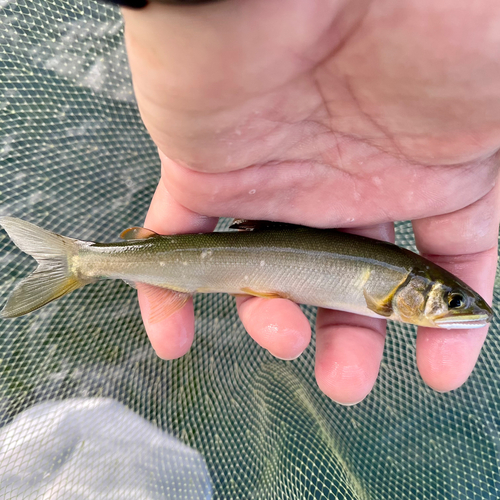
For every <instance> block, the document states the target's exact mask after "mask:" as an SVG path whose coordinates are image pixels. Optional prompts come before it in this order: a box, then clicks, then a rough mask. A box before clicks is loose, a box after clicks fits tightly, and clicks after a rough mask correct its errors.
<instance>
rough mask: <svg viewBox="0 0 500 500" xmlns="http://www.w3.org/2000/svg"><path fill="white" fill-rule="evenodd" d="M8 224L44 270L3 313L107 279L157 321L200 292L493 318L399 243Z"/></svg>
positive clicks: (443, 323) (18, 290)
mask: <svg viewBox="0 0 500 500" xmlns="http://www.w3.org/2000/svg"><path fill="white" fill-rule="evenodd" d="M0 225H1V226H2V227H3V228H4V230H5V231H6V232H7V233H8V235H9V236H10V238H11V239H12V241H13V242H14V243H15V244H16V245H17V246H18V247H19V248H20V249H21V250H22V251H23V252H25V253H27V254H29V255H31V256H32V257H33V258H34V259H35V260H36V261H37V262H38V267H37V268H36V270H35V271H34V272H33V273H32V274H31V275H29V276H28V277H27V278H25V279H23V280H22V281H21V282H20V283H19V284H18V285H17V286H16V287H15V289H14V291H13V292H12V293H11V295H10V297H9V298H8V300H7V303H6V305H5V307H4V308H3V310H2V312H1V316H2V317H3V318H15V317H18V316H22V315H25V314H28V313H30V312H33V311H35V310H37V309H39V308H40V307H42V306H44V305H46V304H48V303H49V302H51V301H53V300H56V299H58V298H60V297H62V296H64V295H66V294H68V293H70V292H73V291H74V290H77V289H78V288H81V287H83V286H85V285H88V284H90V283H94V282H96V281H98V280H100V279H117V280H123V281H125V282H126V283H128V284H131V285H132V286H135V285H137V284H138V283H140V284H141V290H144V291H145V293H146V295H147V296H149V297H150V298H155V300H154V301H152V302H151V303H154V304H156V306H155V307H154V308H152V311H151V313H150V314H151V316H150V321H152V322H156V321H160V320H161V319H162V318H165V317H168V316H169V315H171V314H173V313H174V312H175V311H177V310H178V309H180V308H181V307H182V306H183V305H184V304H185V303H186V301H187V300H188V299H189V297H191V296H192V295H193V294H195V293H228V294H232V295H240V294H244V295H253V296H257V297H264V298H277V297H280V298H286V299H289V300H292V301H294V302H297V303H300V304H308V305H311V306H317V307H323V308H327V309H336V310H340V311H347V312H351V313H356V314H361V315H364V316H370V317H375V318H384V319H390V320H393V321H400V322H403V323H409V324H414V325H420V326H427V327H432V328H446V329H464V328H480V327H483V326H485V325H487V324H488V323H489V322H490V321H491V319H492V317H493V311H492V309H491V307H490V306H489V305H488V304H487V303H486V301H485V300H484V299H483V298H482V297H481V296H480V295H479V294H478V293H476V292H475V291H474V290H473V289H472V288H471V287H469V286H468V285H467V284H466V283H464V282H463V281H461V280H460V279H459V278H457V277H456V276H454V275H453V274H451V273H449V272H448V271H446V270H445V269H443V268H441V267H439V266H438V265H436V264H434V263H433V262H431V261H430V260H427V259H425V258H424V257H422V256H420V255H418V254H416V253H414V252H412V251H410V250H407V249H405V248H401V247H399V246H397V245H394V244H392V243H388V242H384V241H379V240H375V239H371V238H366V237H363V236H358V235H354V234H349V233H345V232H342V231H338V230H334V229H317V228H312V227H305V226H297V225H293V224H283V223H273V222H266V221H243V220H235V222H234V223H233V225H232V226H231V227H232V228H234V229H238V230H239V231H224V232H212V233H199V234H177V235H159V234H156V233H155V232H153V231H151V230H148V229H146V228H140V227H133V228H130V229H128V230H125V231H124V232H123V233H122V234H121V237H122V241H120V242H111V243H98V242H92V241H82V240H78V239H73V238H68V237H65V236H61V235H59V234H56V233H53V232H50V231H47V230H45V229H42V228H40V227H38V226H36V225H34V224H31V223H29V222H26V221H23V220H21V219H16V218H13V217H1V218H0Z"/></svg>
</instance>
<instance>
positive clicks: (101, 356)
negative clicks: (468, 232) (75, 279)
mask: <svg viewBox="0 0 500 500" xmlns="http://www.w3.org/2000/svg"><path fill="white" fill-rule="evenodd" d="M0 117H1V118H0V120H1V122H0V123H1V126H0V215H11V216H15V217H21V218H23V219H25V220H28V221H31V222H34V223H36V224H38V225H41V226H43V227H45V228H47V229H51V230H53V231H56V232H59V233H62V234H64V235H67V236H73V237H77V238H81V239H86V240H101V241H111V240H116V239H117V236H118V234H119V233H120V232H121V231H122V230H123V229H124V228H126V227H129V226H133V225H140V224H141V223H142V221H143V219H144V215H145V213H146V210H147V207H148V203H149V200H150V199H151V196H152V194H153V191H154V189H155V186H156V184H157V181H158V178H159V161H158V158H157V153H156V150H155V146H154V145H153V143H152V142H151V140H150V138H149V136H148V134H147V132H146V131H145V129H144V127H143V125H142V122H141V119H140V117H139V114H138V111H137V107H136V104H135V101H134V97H133V93H132V87H131V83H130V75H129V71H128V66H127V60H126V55H125V50H124V46H123V36H122V22H121V18H120V15H119V12H118V9H117V8H115V7H112V6H108V5H104V4H102V3H96V2H92V1H90V0H78V1H77V0H74V1H69V0H68V1H65V0H49V1H41V0H38V1H29V0H17V1H13V0H0ZM221 224H222V226H224V224H227V221H223V222H222V223H221ZM398 242H399V243H400V244H402V245H405V246H408V247H410V248H411V247H412V245H413V239H412V233H411V227H410V225H409V224H400V225H399V227H398ZM34 267H35V263H34V261H33V260H32V259H31V258H29V257H27V256H26V255H24V254H22V253H21V252H20V251H19V250H18V249H17V248H15V247H14V245H13V244H12V243H11V242H10V240H9V239H8V237H7V236H6V234H5V233H4V232H3V231H2V232H1V234H0V300H1V302H2V303H3V302H4V300H5V299H6V297H7V295H8V293H9V292H10V291H11V290H12V287H13V286H14V283H15V282H16V281H17V280H19V279H20V278H21V277H23V276H25V275H26V274H27V273H28V272H29V271H31V270H32V269H33V268H34ZM497 283H498V282H497ZM499 291H500V284H498V286H497V289H496V292H495V302H496V304H498V303H500V297H499ZM195 311H196V339H195V343H194V346H193V349H192V350H191V351H190V353H189V354H188V355H186V356H185V357H183V358H182V359H179V360H176V361H162V360H160V359H158V358H157V357H156V355H155V353H154V352H153V350H152V348H151V346H150V344H149V342H148V340H147V338H146V335H145V332H144V328H143V325H142V323H141V318H140V314H139V309H138V305H137V301H136V296H135V292H134V290H132V289H131V288H130V287H128V286H127V285H125V284H124V283H122V282H111V281H109V282H102V283H98V284H96V285H93V286H89V287H86V288H84V289H82V290H79V291H77V292H75V293H73V294H71V295H69V296H67V297H65V298H64V299H62V300H60V301H57V302H54V303H52V304H50V305H48V306H47V307H45V308H44V309H42V310H40V311H39V312H37V313H35V314H32V315H29V316H26V317H22V318H19V319H16V320H13V321H12V320H10V321H6V320H4V321H0V426H1V427H0V498H1V499H11V498H12V499H13V498H51V499H52V498H55V499H60V498H64V499H66V498H68V499H72V500H74V499H86V498H92V499H93V498H120V499H129V498H132V499H135V498H137V499H164V498H182V499H184V498H185V499H192V498H196V499H199V498H202V499H209V498H217V499H291V498H293V499H295V498H297V499H334V498H335V499H356V500H365V499H366V500H368V499H373V500H376V499H377V500H385V499H393V498H394V499H401V498H404V499H443V500H449V499H464V500H466V499H467V500H470V499H497V498H499V497H500V470H499V459H500V433H499V431H500V417H499V411H500V396H499V390H500V378H499V366H500V349H499V343H498V331H499V323H498V320H497V319H496V320H495V321H494V323H493V325H492V327H491V330H490V335H489V337H488V340H487V341H486V344H485V346H484V349H483V351H482V354H481V356H480V359H479V362H478V364H477V366H476V369H475V370H474V373H473V374H472V376H471V377H470V379H469V381H468V382H467V383H466V384H465V385H464V386H463V387H462V388H460V389H458V390H456V391H454V392H452V393H449V394H439V393H437V392H434V391H433V390H431V389H430V388H428V387H427V386H426V385H425V384H424V383H423V382H422V381H421V379H420V377H419V375H418V372H417V368H416V362H415V330H414V328H413V327H410V326H406V325H401V324H390V325H389V332H388V337H387V343H386V348H385V354H384V359H383V362H382V366H381V370H380V376H379V378H378V381H377V384H376V386H375V388H374V390H373V392H372V393H371V394H370V395H369V396H368V397H367V399H366V400H365V401H363V402H362V403H360V404H358V405H356V406H352V407H342V406H340V405H338V404H335V403H334V402H332V401H331V400H329V399H328V398H327V397H326V396H324V395H323V394H322V393H321V392H320V391H319V389H318V387H317V386H316V383H315V379H314V349H315V346H314V340H313V342H312V343H311V345H310V347H309V348H308V349H307V350H306V352H305V353H304V354H303V355H302V356H300V357H299V358H298V359H297V360H295V361H290V362H286V361H280V360H277V359H275V358H273V357H272V356H271V355H269V354H268V353H267V352H266V351H265V350H263V349H262V348H260V347H259V346H258V345H257V344H256V343H255V342H254V341H253V340H252V339H251V338H250V337H249V336H248V335H247V334H246V333H245V331H244V329H243V327H242V325H241V323H240V322H239V319H238V317H237V315H236V311H235V306H234V303H233V299H232V298H230V297H228V296H225V295H210V296H207V295H206V296H198V297H196V301H195ZM304 311H305V312H306V314H307V315H308V317H309V318H310V319H311V321H313V320H314V316H315V311H314V309H313V308H304Z"/></svg>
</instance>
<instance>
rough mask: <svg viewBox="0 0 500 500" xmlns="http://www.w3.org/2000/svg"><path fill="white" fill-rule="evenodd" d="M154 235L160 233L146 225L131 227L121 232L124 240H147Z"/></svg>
mask: <svg viewBox="0 0 500 500" xmlns="http://www.w3.org/2000/svg"><path fill="white" fill-rule="evenodd" d="M153 236H158V233H155V232H154V231H151V229H146V228H145V227H129V228H128V229H125V231H123V233H122V234H120V238H121V239H122V240H145V239H146V238H152V237H153Z"/></svg>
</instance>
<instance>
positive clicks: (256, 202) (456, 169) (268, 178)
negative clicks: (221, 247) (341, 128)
mask: <svg viewBox="0 0 500 500" xmlns="http://www.w3.org/2000/svg"><path fill="white" fill-rule="evenodd" d="M339 141H340V143H337V144H335V143H334V142H332V144H330V149H329V150H328V151H329V152H328V154H329V161H328V163H325V162H323V161H319V160H318V161H314V160H309V161H302V160H295V159H292V160H287V161H267V160H266V161H264V162H262V163H260V164H254V165H251V166H248V167H247V168H243V169H240V170H235V171H231V172H219V173H217V174H213V173H204V172H198V171H194V170H192V169H190V168H187V166H184V165H181V164H180V163H176V164H170V165H165V167H166V168H164V172H163V175H164V179H165V182H166V185H167V187H168V190H169V191H170V193H171V194H172V196H173V197H174V198H175V199H176V200H178V201H179V202H180V203H181V204H183V205H184V206H187V207H189V208H190V209H191V210H194V211H196V212H200V213H206V214H209V215H212V216H228V215H231V216H234V217H246V218H252V219H257V220H259V219H264V220H267V219H272V220H282V221H287V222H293V223H299V224H306V225H311V221H314V225H316V226H318V227H339V226H342V227H346V226H352V227H356V226H357V225H360V224H378V223H383V222H388V221H393V220H404V219H417V218H423V217H427V216H429V215H434V214H439V213H442V212H444V211H450V210H452V211H453V210H459V209H461V208H463V207H465V206H467V205H470V204H472V203H474V202H475V201H477V200H478V199H480V198H481V197H483V196H484V195H485V194H486V193H487V192H488V191H489V190H490V189H491V187H492V185H493V182H494V179H495V176H496V170H497V164H496V160H495V159H494V158H489V159H486V160H484V161H482V162H478V163H477V164H476V165H474V168H471V165H470V164H467V165H461V166H453V167H442V168H439V169H438V168H434V167H428V166H422V165H414V164H409V163H407V162H404V161H402V160H400V159H397V158H395V157H392V156H389V155H386V154H384V153H380V152H379V151H377V150H375V149H373V148H371V147H370V146H368V145H366V144H362V143H359V144H356V145H353V144H344V143H343V142H344V141H347V139H339ZM351 142H352V141H351ZM326 147H327V146H325V145H323V146H320V145H316V149H317V148H323V149H325V148H326ZM332 149H335V151H336V150H337V149H338V150H339V151H340V150H343V149H345V150H346V151H345V152H343V153H342V155H340V153H335V152H334V151H332ZM289 153H290V152H289V151H287V152H283V154H284V155H289ZM316 154H317V151H316ZM375 156H377V158H376V159H374V158H373V157H375ZM312 157H314V155H313V156H312ZM367 164H369V166H366V165H367ZM394 172H397V176H395V175H394ZM360 179H361V180H360ZM409 186H411V188H412V189H411V190H409ZM311 193H314V196H312V195H311ZM457 193H460V196H457ZM409 197H410V198H411V200H410V202H409ZM387 200H390V203H388V202H387ZM318 207H321V209H318Z"/></svg>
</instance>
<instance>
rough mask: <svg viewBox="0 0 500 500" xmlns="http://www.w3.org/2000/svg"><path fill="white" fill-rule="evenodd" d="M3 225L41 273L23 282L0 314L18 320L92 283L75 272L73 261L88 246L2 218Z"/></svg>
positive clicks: (15, 220) (23, 222) (17, 220)
mask: <svg viewBox="0 0 500 500" xmlns="http://www.w3.org/2000/svg"><path fill="white" fill-rule="evenodd" d="M0 225H1V226H2V227H3V228H4V229H5V231H7V234H8V235H9V236H10V237H11V239H12V241H13V242H14V243H15V244H16V246H17V247H18V248H19V249H21V250H22V251H23V252H25V253H27V254H28V255H31V256H32V257H33V258H34V259H36V261H37V262H38V267H37V269H36V270H35V271H34V272H33V273H32V274H31V275H30V276H28V277H27V278H25V279H24V280H22V281H21V282H20V283H19V285H17V287H16V288H15V289H14V291H13V292H12V294H11V295H10V297H9V299H8V301H7V304H6V305H5V307H4V308H3V310H2V312H1V313H0V314H1V316H2V317H3V318H16V317H18V316H22V315H23V314H27V313H30V312H32V311H35V310H36V309H39V308H40V307H42V306H44V305H45V304H48V303H49V302H52V301H53V300H56V299H58V298H59V297H62V296H63V295H66V294H67V293H70V292H72V291H73V290H76V289H77V288H80V287H82V286H85V285H87V284H88V283H91V281H89V280H82V279H80V278H79V277H78V276H77V275H76V274H75V273H74V272H73V270H72V269H71V258H72V256H74V255H75V254H76V253H77V252H78V248H79V246H81V245H86V244H88V243H86V242H82V241H79V240H74V239H72V238H66V237H64V236H59V235H58V234H55V233H51V232H50V231H46V230H45V229H41V228H39V227H38V226H35V225H34V224H30V223H29V222H25V221H23V220H20V219H15V218H13V217H1V218H0Z"/></svg>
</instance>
